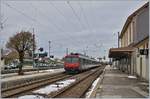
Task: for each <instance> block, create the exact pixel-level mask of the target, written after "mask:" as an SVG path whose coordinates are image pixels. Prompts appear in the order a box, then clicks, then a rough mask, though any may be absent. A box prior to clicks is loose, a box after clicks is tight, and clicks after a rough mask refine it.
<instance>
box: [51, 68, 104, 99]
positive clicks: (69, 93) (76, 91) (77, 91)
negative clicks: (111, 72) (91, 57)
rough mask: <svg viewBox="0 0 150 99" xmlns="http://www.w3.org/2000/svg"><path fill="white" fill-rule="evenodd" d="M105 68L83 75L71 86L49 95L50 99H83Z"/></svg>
mask: <svg viewBox="0 0 150 99" xmlns="http://www.w3.org/2000/svg"><path fill="white" fill-rule="evenodd" d="M103 69H104V67H101V68H98V69H96V70H93V71H92V72H90V73H88V74H86V75H85V74H83V75H82V77H81V78H80V79H78V80H77V81H76V82H75V83H73V84H71V85H70V86H68V87H66V88H64V89H62V90H60V91H58V92H55V93H51V94H49V95H48V97H49V98H83V97H84V95H85V93H86V91H87V90H88V89H89V88H90V87H91V85H92V83H93V82H94V80H95V79H96V78H97V77H98V76H99V75H100V74H101V73H102V72H103Z"/></svg>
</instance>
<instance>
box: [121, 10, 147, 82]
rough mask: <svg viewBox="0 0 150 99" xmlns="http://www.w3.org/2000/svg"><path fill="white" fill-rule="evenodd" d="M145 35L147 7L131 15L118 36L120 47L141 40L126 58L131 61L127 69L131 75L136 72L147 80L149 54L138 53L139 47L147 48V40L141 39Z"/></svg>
mask: <svg viewBox="0 0 150 99" xmlns="http://www.w3.org/2000/svg"><path fill="white" fill-rule="evenodd" d="M147 36H149V8H148V7H147V8H144V9H142V10H140V11H139V12H138V13H137V14H136V15H135V16H133V17H132V20H131V21H130V23H129V24H128V26H127V27H126V30H125V31H124V33H123V35H122V37H121V38H120V41H121V47H128V46H129V45H130V44H137V43H139V42H141V44H140V45H138V46H135V48H134V50H135V51H134V52H133V53H132V55H131V58H130V59H129V58H128V59H129V61H131V68H128V71H129V72H130V73H131V74H133V75H134V74H137V75H138V76H141V77H142V78H144V79H146V80H149V56H145V55H139V49H140V48H149V47H148V45H149V42H148V40H146V41H142V40H143V39H145V38H146V37H147ZM121 61H122V60H121ZM126 65H127V63H126ZM129 66H130V65H129ZM129 66H128V67H129ZM125 68H126V67H125ZM130 69H131V70H130Z"/></svg>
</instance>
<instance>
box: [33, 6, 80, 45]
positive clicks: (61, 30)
mask: <svg viewBox="0 0 150 99" xmlns="http://www.w3.org/2000/svg"><path fill="white" fill-rule="evenodd" d="M31 4H32V3H31ZM32 7H34V8H35V9H37V11H38V12H39V13H41V14H42V15H43V16H45V17H47V19H48V21H50V23H51V24H52V25H53V26H55V28H56V29H57V30H59V33H62V32H64V33H65V31H64V30H63V29H62V28H60V27H58V26H57V24H55V23H54V22H52V20H51V19H50V17H48V16H46V14H45V13H44V12H43V11H41V10H40V9H38V8H37V7H35V6H34V5H33V4H32ZM62 36H64V37H67V36H68V37H67V38H68V39H70V40H71V41H74V39H73V37H72V36H70V35H68V34H67V35H62ZM72 43H73V44H74V45H78V44H79V43H80V42H76V43H75V42H72Z"/></svg>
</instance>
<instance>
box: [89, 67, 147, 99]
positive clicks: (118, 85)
mask: <svg viewBox="0 0 150 99" xmlns="http://www.w3.org/2000/svg"><path fill="white" fill-rule="evenodd" d="M96 86H97V88H95V90H94V91H93V94H92V95H91V96H90V97H91V98H148V97H149V83H148V82H145V81H140V80H139V79H138V78H136V77H135V76H132V75H128V74H125V73H123V72H121V71H119V70H118V69H117V68H114V67H111V66H109V65H108V66H106V68H105V70H104V73H103V77H101V80H100V81H99V82H98V83H97V85H96Z"/></svg>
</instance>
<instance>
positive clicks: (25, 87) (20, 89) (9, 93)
mask: <svg viewBox="0 0 150 99" xmlns="http://www.w3.org/2000/svg"><path fill="white" fill-rule="evenodd" d="M70 76H71V75H68V74H66V73H60V74H57V75H54V76H51V77H49V78H47V79H41V80H37V81H32V82H28V83H25V84H22V85H16V86H14V87H9V88H7V89H2V90H1V95H2V97H3V98H9V97H13V96H15V95H17V94H21V93H24V92H27V91H29V90H33V89H35V88H38V87H42V86H45V85H47V84H50V83H53V82H56V81H58V80H62V79H65V78H68V77H70Z"/></svg>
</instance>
